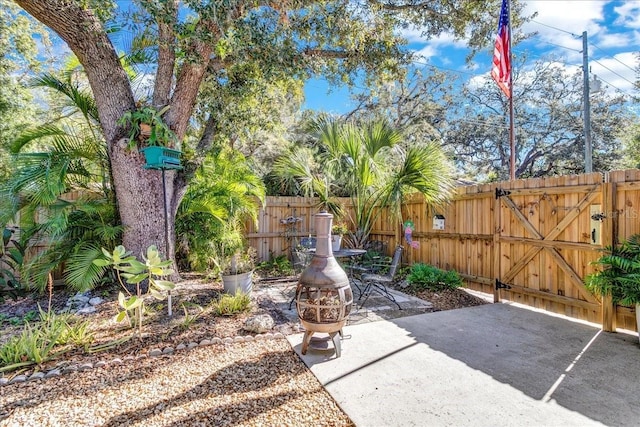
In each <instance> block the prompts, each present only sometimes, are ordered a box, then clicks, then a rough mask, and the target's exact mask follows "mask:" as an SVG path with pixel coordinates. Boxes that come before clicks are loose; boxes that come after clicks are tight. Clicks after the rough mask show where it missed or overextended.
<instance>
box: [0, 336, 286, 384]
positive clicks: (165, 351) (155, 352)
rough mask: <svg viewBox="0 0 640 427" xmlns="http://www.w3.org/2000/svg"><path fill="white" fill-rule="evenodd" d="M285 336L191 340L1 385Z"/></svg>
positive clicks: (3, 381) (2, 381)
mask: <svg viewBox="0 0 640 427" xmlns="http://www.w3.org/2000/svg"><path fill="white" fill-rule="evenodd" d="M283 338H285V336H284V334H282V333H280V332H275V333H270V332H267V333H265V334H258V335H256V336H253V335H246V336H241V335H238V336H236V337H234V338H230V337H227V338H217V337H216V338H212V339H210V340H208V339H204V340H202V341H200V342H199V343H196V342H190V343H188V344H183V343H180V344H178V345H177V346H175V348H174V347H165V348H153V349H151V350H149V351H148V352H147V353H146V354H145V353H142V354H139V355H138V356H125V357H123V358H122V359H121V358H119V357H116V358H115V359H113V360H111V361H109V362H106V361H102V360H101V361H98V362H96V363H90V362H88V363H80V364H78V365H69V366H66V367H64V368H54V369H51V370H50V371H47V372H34V373H33V374H31V375H16V376H15V377H13V378H11V380H9V378H0V387H2V386H5V385H9V384H16V383H24V382H27V381H35V380H41V379H47V378H53V377H58V376H60V375H63V374H68V373H71V372H77V371H87V370H89V369H94V368H102V367H105V366H108V365H119V364H121V363H125V362H130V361H133V360H137V359H144V358H146V357H158V356H164V355H171V354H173V353H175V352H176V351H183V350H191V349H192V348H195V347H205V346H208V345H215V344H233V343H241V342H251V341H264V340H271V339H283Z"/></svg>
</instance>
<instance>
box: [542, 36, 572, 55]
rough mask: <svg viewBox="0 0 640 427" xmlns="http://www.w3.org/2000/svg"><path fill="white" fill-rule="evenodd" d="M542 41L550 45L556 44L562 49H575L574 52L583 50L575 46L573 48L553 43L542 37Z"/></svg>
mask: <svg viewBox="0 0 640 427" xmlns="http://www.w3.org/2000/svg"><path fill="white" fill-rule="evenodd" d="M540 41H541V42H542V43H546V44H549V45H551V46H556V47H559V48H562V49H566V50H571V51H573V52H582V49H574V48H572V47H567V46H562V45H559V44H555V43H551V42H548V41H546V40H542V39H540Z"/></svg>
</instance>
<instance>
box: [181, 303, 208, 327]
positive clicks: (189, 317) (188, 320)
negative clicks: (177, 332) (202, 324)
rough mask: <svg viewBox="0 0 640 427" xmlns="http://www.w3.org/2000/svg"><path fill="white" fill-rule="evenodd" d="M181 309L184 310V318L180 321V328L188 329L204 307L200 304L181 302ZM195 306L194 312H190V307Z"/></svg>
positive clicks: (202, 311)
mask: <svg viewBox="0 0 640 427" xmlns="http://www.w3.org/2000/svg"><path fill="white" fill-rule="evenodd" d="M181 306H182V311H183V312H184V318H183V319H182V321H181V322H180V327H181V328H182V329H189V328H190V327H191V325H193V324H194V323H195V321H196V320H198V318H199V317H200V316H201V315H202V314H203V313H204V312H205V310H204V308H202V306H201V305H198V304H193V303H188V302H183V303H182V304H181ZM192 308H195V313H191V311H192V310H191V309H192Z"/></svg>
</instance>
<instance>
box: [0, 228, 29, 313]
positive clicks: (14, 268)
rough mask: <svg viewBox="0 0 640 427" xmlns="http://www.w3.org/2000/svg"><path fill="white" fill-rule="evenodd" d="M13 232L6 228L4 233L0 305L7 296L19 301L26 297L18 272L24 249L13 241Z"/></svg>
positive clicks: (0, 251) (0, 249)
mask: <svg viewBox="0 0 640 427" xmlns="http://www.w3.org/2000/svg"><path fill="white" fill-rule="evenodd" d="M12 236H13V230H10V229H8V228H5V229H4V230H3V231H2V246H1V247H0V303H3V302H4V300H5V297H6V296H9V297H11V298H13V299H14V300H17V299H18V297H22V296H24V295H25V289H24V286H23V284H22V283H21V282H20V279H19V277H18V274H17V273H18V272H19V270H20V268H21V267H22V261H23V259H24V251H25V250H24V247H22V245H20V244H19V243H18V242H17V241H16V240H14V239H12V238H11V237H12Z"/></svg>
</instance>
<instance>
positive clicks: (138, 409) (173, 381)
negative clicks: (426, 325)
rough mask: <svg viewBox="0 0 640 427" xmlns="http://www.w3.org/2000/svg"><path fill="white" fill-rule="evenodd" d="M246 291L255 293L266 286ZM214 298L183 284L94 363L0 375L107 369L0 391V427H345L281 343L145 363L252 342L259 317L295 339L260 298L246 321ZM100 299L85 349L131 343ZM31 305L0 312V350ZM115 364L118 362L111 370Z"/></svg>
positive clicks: (82, 359) (453, 295) (455, 294)
mask: <svg viewBox="0 0 640 427" xmlns="http://www.w3.org/2000/svg"><path fill="white" fill-rule="evenodd" d="M280 281H282V280H280ZM281 285H282V284H281ZM294 285H295V278H290V279H288V280H285V281H284V285H283V286H294ZM255 286H256V291H258V290H259V289H260V288H261V287H263V286H265V287H267V288H268V287H270V286H273V283H268V282H265V283H258V284H256V285H255ZM221 291H222V289H221V287H220V285H219V284H217V283H213V282H211V281H208V280H205V279H202V278H197V277H193V278H188V279H187V280H185V281H183V282H182V283H180V291H179V292H176V295H175V296H174V299H175V307H176V314H175V315H174V316H173V317H172V318H169V317H167V316H166V315H165V314H164V313H165V312H166V309H164V308H161V304H159V305H158V307H157V308H155V309H154V310H152V314H151V315H149V317H148V319H147V320H148V322H146V323H145V333H144V338H143V339H141V340H138V339H131V340H129V341H127V342H126V343H124V344H122V345H120V346H117V347H114V348H111V349H109V350H108V351H105V352H101V353H97V354H87V353H84V352H82V351H75V352H73V353H71V354H65V356H64V358H63V359H62V360H53V361H51V362H48V363H45V364H42V365H40V366H38V367H35V368H33V367H31V368H28V369H26V370H24V371H20V372H13V373H5V374H0V379H2V377H3V378H4V379H5V381H6V380H7V379H9V380H10V379H11V378H13V377H14V376H15V375H18V374H21V375H26V376H27V377H29V376H31V375H34V374H36V375H37V374H38V372H40V373H42V374H41V375H44V374H45V373H46V372H50V370H52V369H54V368H56V369H58V370H64V369H66V368H69V367H71V366H74V365H75V366H82V365H83V364H90V365H92V366H96V364H97V363H100V364H103V363H106V366H103V367H93V368H92V369H88V370H82V371H78V372H71V373H62V375H60V376H54V377H52V378H47V379H39V380H31V381H27V382H22V383H13V384H8V385H4V386H2V385H0V426H74V427H75V426H128V425H144V426H181V425H185V426H198V425H200V426H208V425H211V426H229V425H233V426H352V425H353V423H352V422H351V420H350V419H349V417H348V416H347V415H346V414H345V413H344V412H343V411H342V410H341V409H340V408H339V407H338V405H337V404H336V403H335V401H334V400H333V398H332V397H331V396H330V395H329V394H328V393H327V392H326V391H325V390H324V389H323V388H322V386H321V385H320V383H319V382H318V381H317V379H316V378H315V377H314V376H313V374H312V373H311V372H310V371H309V369H307V368H306V366H305V365H304V363H303V362H302V361H301V360H300V359H299V358H298V356H297V355H296V353H295V352H294V351H293V349H292V348H291V346H290V345H289V343H288V341H287V340H285V339H268V340H253V341H250V342H244V343H239V342H234V343H226V344H216V345H207V346H203V347H196V348H192V349H190V350H188V349H184V350H177V351H175V353H174V354H171V355H162V356H158V357H147V356H146V355H147V354H149V353H150V351H151V350H152V349H163V348H166V347H167V346H169V347H174V348H176V349H177V348H179V347H178V346H179V345H185V344H189V343H198V342H202V340H203V339H212V338H214V337H218V338H224V337H230V338H232V337H236V336H239V335H241V336H242V335H245V336H246V335H252V334H249V333H248V332H246V331H244V330H243V328H242V325H243V323H244V320H245V319H246V318H247V317H248V316H250V315H255V314H260V313H268V314H270V315H271V316H272V317H273V318H274V319H275V322H276V327H275V328H274V332H278V333H280V334H284V335H286V334H289V333H294V332H297V329H296V328H295V327H294V326H295V325H292V324H291V322H290V321H288V319H287V318H286V317H285V316H283V315H282V313H281V312H280V311H279V309H278V308H277V307H276V305H275V304H274V303H273V301H271V300H270V299H269V298H268V297H267V296H266V295H267V294H264V293H262V292H255V293H254V294H255V295H256V296H254V297H253V304H252V308H251V310H250V312H248V313H244V314H241V315H236V316H230V317H226V316H223V317H219V316H214V315H213V314H212V312H211V310H210V308H209V307H210V304H209V303H210V301H213V300H215V299H217V298H218V296H219V294H220V292H221ZM403 291H406V290H404V289H403ZM258 295H261V296H258ZM419 296H420V297H421V298H423V299H425V300H430V301H432V302H433V303H434V309H435V310H447V309H454V308H460V307H464V306H469V305H476V304H478V303H482V301H481V300H479V299H477V300H476V299H475V298H472V297H470V296H468V294H466V293H465V292H463V291H460V290H457V291H450V292H449V291H443V292H438V293H422V294H421V295H419ZM67 297H68V295H65V294H60V293H57V294H56V295H54V301H53V304H52V307H54V308H56V309H60V308H62V307H64V304H65V301H66V298H67ZM108 299H109V300H110V301H109V302H107V303H104V304H102V305H100V308H99V310H98V312H97V313H94V314H92V315H89V316H87V317H86V319H88V320H90V322H91V330H92V332H93V334H94V336H95V338H96V341H95V342H94V344H101V343H108V342H110V341H111V340H114V339H117V338H121V337H123V336H127V335H130V334H131V330H130V329H126V328H123V327H121V326H118V325H116V324H115V323H114V322H113V316H114V314H115V313H116V312H117V307H116V301H115V294H111V298H108ZM38 303H39V304H40V306H41V307H46V306H47V301H46V296H43V297H42V298H41V299H40V300H39V301H38V300H37V299H31V298H26V299H23V300H20V301H19V302H16V303H14V302H6V303H5V304H3V305H0V326H1V327H2V330H3V334H2V336H1V337H0V342H2V341H4V340H6V339H7V338H8V337H9V336H11V335H14V334H17V333H19V331H20V330H21V329H22V326H12V325H11V323H10V322H9V320H8V319H11V318H13V317H15V316H17V317H21V316H24V315H25V313H29V312H32V311H34V310H37V309H38V305H37V304H38ZM183 303H184V304H187V303H188V304H191V305H190V306H189V307H190V310H195V308H197V307H204V311H197V310H196V311H193V313H192V314H196V313H197V314H198V316H197V318H196V320H195V321H194V322H193V323H191V324H189V326H188V327H185V325H186V324H185V321H186V317H185V316H186V312H183V310H182V304H183ZM185 310H186V309H185ZM407 311H409V310H407ZM406 314H408V313H406ZM2 319H4V320H2ZM227 339H229V338H227ZM116 358H118V359H123V360H125V361H124V362H123V363H113V360H114V359H116ZM127 358H129V359H131V360H126V359H127Z"/></svg>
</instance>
